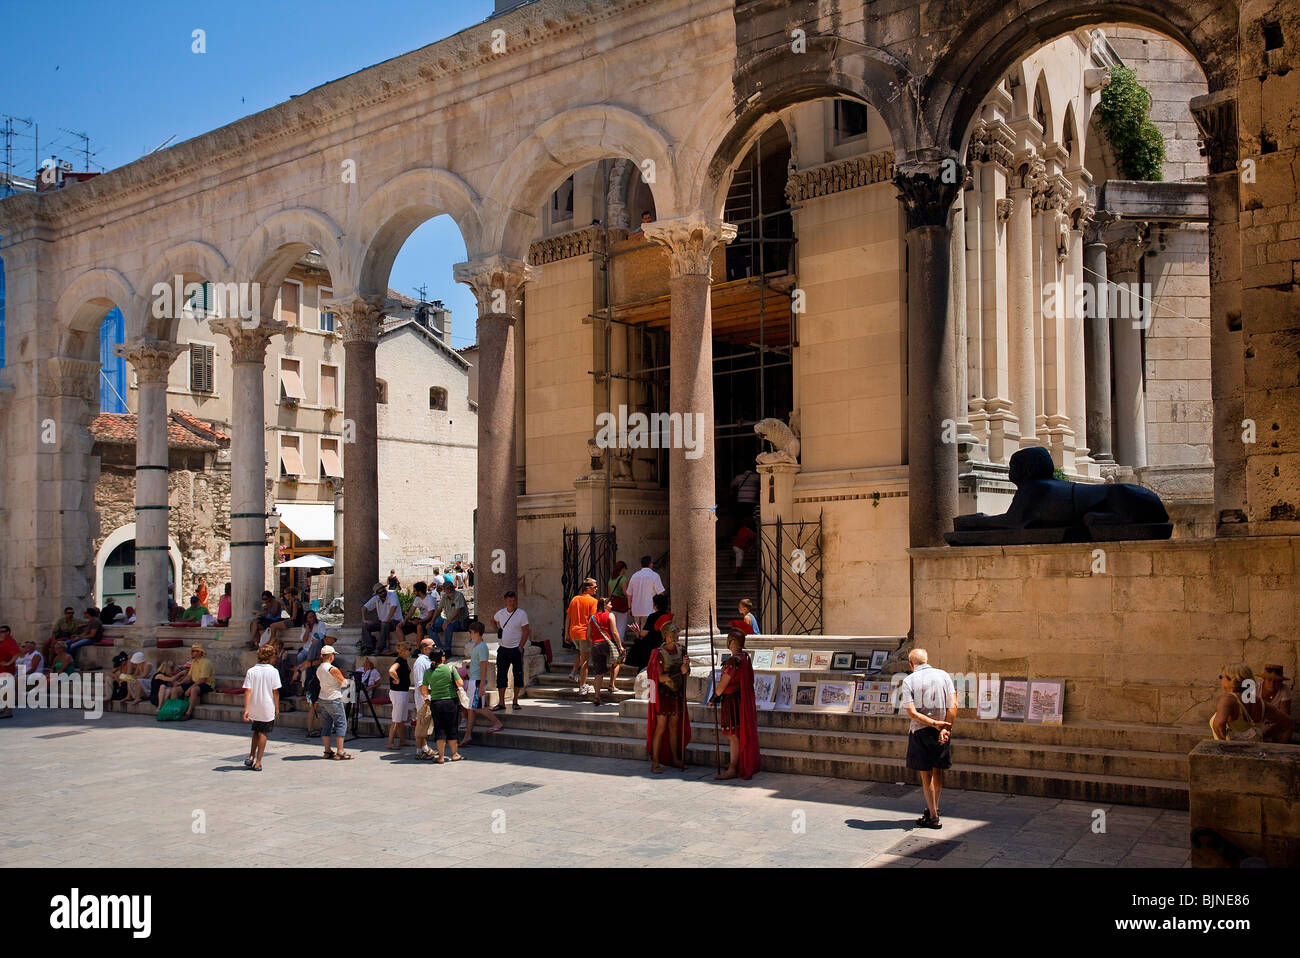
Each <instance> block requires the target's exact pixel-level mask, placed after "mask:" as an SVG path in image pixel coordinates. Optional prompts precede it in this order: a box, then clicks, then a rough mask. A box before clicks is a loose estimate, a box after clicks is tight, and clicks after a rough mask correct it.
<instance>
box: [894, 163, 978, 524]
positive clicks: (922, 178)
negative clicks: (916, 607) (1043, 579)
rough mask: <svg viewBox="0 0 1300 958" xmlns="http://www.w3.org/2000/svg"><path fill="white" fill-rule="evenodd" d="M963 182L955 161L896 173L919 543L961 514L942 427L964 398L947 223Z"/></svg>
mask: <svg viewBox="0 0 1300 958" xmlns="http://www.w3.org/2000/svg"><path fill="white" fill-rule="evenodd" d="M954 166H956V173H957V175H956V176H955V177H954V176H953V175H952V174H953V167H954ZM962 179H963V176H962V171H961V167H960V165H959V164H957V163H956V160H955V159H951V158H950V159H948V160H946V161H943V162H940V161H937V160H936V161H930V162H924V163H911V164H908V165H905V166H900V167H899V168H898V171H897V173H896V174H895V175H894V184H895V186H897V187H898V194H899V198H900V199H901V200H902V202H903V209H904V211H905V213H906V215H907V253H908V266H907V382H908V392H907V463H908V465H907V473H908V486H907V490H908V491H907V495H908V506H909V509H908V512H909V516H908V519H909V521H908V526H909V540H910V543H911V545H912V547H913V548H917V547H923V546H941V545H943V544H944V540H943V534H944V532H946V531H950V530H951V529H952V519H953V516H955V515H956V514H957V449H956V446H955V444H952V443H945V442H943V431H944V420H945V419H954V418H955V415H954V412H955V411H954V408H953V407H954V405H955V404H956V395H957V381H956V379H957V377H956V348H955V345H956V344H955V342H954V337H955V330H954V329H953V328H952V325H951V324H950V323H949V321H948V284H949V275H950V266H951V263H950V257H951V253H952V236H951V233H950V230H949V226H948V222H949V211H950V209H951V207H952V203H953V200H955V199H956V197H957V192H958V191H959V190H960V189H961V184H962Z"/></svg>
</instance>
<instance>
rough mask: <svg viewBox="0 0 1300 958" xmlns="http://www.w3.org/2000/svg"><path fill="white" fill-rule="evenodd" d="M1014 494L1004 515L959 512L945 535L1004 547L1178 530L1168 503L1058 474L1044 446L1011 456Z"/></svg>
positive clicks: (953, 540) (961, 542) (1130, 488)
mask: <svg viewBox="0 0 1300 958" xmlns="http://www.w3.org/2000/svg"><path fill="white" fill-rule="evenodd" d="M1010 465H1011V481H1012V482H1014V483H1015V484H1016V494H1015V496H1013V497H1012V499H1011V507H1010V508H1009V509H1007V511H1006V512H1004V513H1003V514H1002V515H1000V516H986V515H985V514H984V513H982V512H976V513H974V514H973V515H968V516H957V517H956V518H955V519H953V521H952V527H953V530H954V531H953V532H945V533H944V536H943V537H944V539H946V540H947V542H948V544H949V545H953V546H1005V545H1027V544H1034V543H1042V542H1115V541H1119V540H1122V539H1168V538H1169V537H1170V536H1171V535H1172V534H1173V531H1174V527H1173V523H1171V522H1170V521H1169V513H1167V512H1166V511H1165V507H1164V503H1162V502H1161V501H1160V497H1159V496H1157V495H1156V494H1155V493H1154V492H1152V491H1151V490H1150V489H1147V488H1144V487H1143V486H1136V485H1133V484H1132V483H1127V482H1123V483H1107V484H1104V485H1103V484H1093V483H1084V482H1069V481H1067V480H1065V479H1057V478H1055V477H1054V475H1053V472H1054V467H1053V464H1052V454H1051V453H1050V452H1048V451H1047V450H1046V449H1045V448H1043V447H1042V446H1030V447H1029V448H1027V449H1021V450H1020V451H1019V452H1017V453H1015V454H1014V455H1013V456H1012V457H1011V464H1010Z"/></svg>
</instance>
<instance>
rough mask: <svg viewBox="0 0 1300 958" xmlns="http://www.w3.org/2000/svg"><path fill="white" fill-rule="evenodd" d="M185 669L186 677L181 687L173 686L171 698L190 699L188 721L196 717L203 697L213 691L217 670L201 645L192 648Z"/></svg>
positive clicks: (186, 711)
mask: <svg viewBox="0 0 1300 958" xmlns="http://www.w3.org/2000/svg"><path fill="white" fill-rule="evenodd" d="M184 668H185V677H184V678H183V679H181V681H180V684H179V685H173V686H172V694H171V697H172V698H174V699H179V698H187V699H189V706H188V707H187V708H186V709H185V716H184V718H186V719H188V718H192V717H193V716H194V709H195V707H196V706H197V705H198V704H199V701H200V700H201V699H202V698H203V696H204V695H206V694H208V693H209V692H211V691H212V680H213V679H214V678H215V677H216V674H217V670H216V668H215V667H214V666H213V665H212V662H211V660H209V659H208V653H207V652H206V651H204V649H203V646H201V645H193V646H190V661H189V664H188V665H186V666H185V667H184Z"/></svg>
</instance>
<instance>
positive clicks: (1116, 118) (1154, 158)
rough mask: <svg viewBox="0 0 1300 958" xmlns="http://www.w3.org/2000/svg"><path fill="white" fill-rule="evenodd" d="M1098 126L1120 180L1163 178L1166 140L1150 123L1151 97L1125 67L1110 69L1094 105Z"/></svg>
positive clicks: (1134, 75)
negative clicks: (1107, 80) (1095, 106)
mask: <svg viewBox="0 0 1300 958" xmlns="http://www.w3.org/2000/svg"><path fill="white" fill-rule="evenodd" d="M1097 124H1098V126H1099V127H1100V128H1101V132H1102V134H1103V135H1104V136H1105V137H1106V139H1107V140H1109V141H1110V145H1111V147H1112V148H1113V149H1114V150H1115V162H1116V165H1117V166H1118V167H1119V175H1120V178H1121V179H1125V180H1160V179H1162V178H1163V176H1162V168H1163V165H1164V162H1165V137H1164V134H1162V133H1161V132H1160V129H1159V127H1157V126H1156V125H1155V123H1153V122H1152V121H1151V94H1150V93H1148V92H1147V90H1146V87H1144V86H1143V85H1142V84H1141V83H1139V82H1138V79H1137V74H1136V73H1134V72H1133V71H1132V70H1131V69H1129V68H1128V67H1114V68H1112V69H1111V72H1110V82H1109V83H1107V84H1106V86H1105V87H1104V88H1103V89H1102V91H1101V101H1100V102H1099V103H1098V104H1097Z"/></svg>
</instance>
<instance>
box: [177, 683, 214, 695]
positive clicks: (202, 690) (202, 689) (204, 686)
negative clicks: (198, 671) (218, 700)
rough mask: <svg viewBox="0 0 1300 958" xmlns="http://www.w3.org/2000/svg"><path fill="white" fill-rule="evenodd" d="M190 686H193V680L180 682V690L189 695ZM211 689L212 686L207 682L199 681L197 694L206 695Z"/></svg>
mask: <svg viewBox="0 0 1300 958" xmlns="http://www.w3.org/2000/svg"><path fill="white" fill-rule="evenodd" d="M192 688H194V683H193V682H182V683H181V691H182V692H184V693H185V694H186V695H189V694H190V689H192ZM211 691H212V686H211V685H209V684H208V683H207V682H200V683H199V694H200V695H207V694H208V693H210V692H211Z"/></svg>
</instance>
